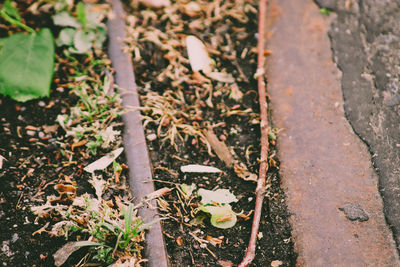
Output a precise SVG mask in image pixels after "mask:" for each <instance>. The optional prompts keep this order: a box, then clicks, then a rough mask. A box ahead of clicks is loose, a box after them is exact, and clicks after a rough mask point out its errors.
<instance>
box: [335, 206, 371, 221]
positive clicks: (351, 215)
mask: <svg viewBox="0 0 400 267" xmlns="http://www.w3.org/2000/svg"><path fill="white" fill-rule="evenodd" d="M339 210H341V211H343V212H344V215H346V218H347V219H349V220H350V221H360V222H365V221H368V220H369V217H368V215H367V213H365V211H364V210H363V208H362V207H361V205H360V204H358V203H351V204H346V205H343V206H342V207H340V208H339Z"/></svg>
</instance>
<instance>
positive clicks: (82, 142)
mask: <svg viewBox="0 0 400 267" xmlns="http://www.w3.org/2000/svg"><path fill="white" fill-rule="evenodd" d="M86 143H87V140H81V141H79V142H77V143H73V144H72V145H71V150H72V151H74V149H75V147H80V146H84V145H86Z"/></svg>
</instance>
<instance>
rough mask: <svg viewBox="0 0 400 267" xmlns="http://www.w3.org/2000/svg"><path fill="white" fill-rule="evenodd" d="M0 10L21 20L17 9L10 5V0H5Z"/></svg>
mask: <svg viewBox="0 0 400 267" xmlns="http://www.w3.org/2000/svg"><path fill="white" fill-rule="evenodd" d="M2 10H4V12H6V13H7V14H8V15H9V16H10V17H12V18H14V19H16V20H18V21H21V20H22V19H21V15H20V14H19V11H18V9H17V8H16V7H14V6H13V5H12V1H11V0H6V1H5V2H4V5H3V8H2Z"/></svg>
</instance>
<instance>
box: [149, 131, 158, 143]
mask: <svg viewBox="0 0 400 267" xmlns="http://www.w3.org/2000/svg"><path fill="white" fill-rule="evenodd" d="M146 138H147V140H149V141H150V142H152V141H154V140H156V139H157V135H156V134H154V133H153V134H149V135H147V136H146Z"/></svg>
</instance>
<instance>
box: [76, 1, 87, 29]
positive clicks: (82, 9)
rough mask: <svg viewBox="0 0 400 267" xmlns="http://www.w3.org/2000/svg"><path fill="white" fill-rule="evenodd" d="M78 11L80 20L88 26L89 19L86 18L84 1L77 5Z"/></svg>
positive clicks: (84, 25)
mask: <svg viewBox="0 0 400 267" xmlns="http://www.w3.org/2000/svg"><path fill="white" fill-rule="evenodd" d="M76 13H77V17H78V21H79V22H80V23H81V24H82V25H83V27H86V24H87V23H88V20H87V18H86V10H85V4H83V3H82V2H79V3H78V5H77V7H76Z"/></svg>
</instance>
